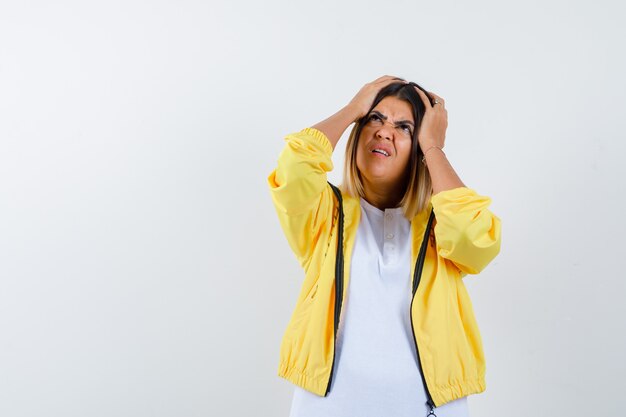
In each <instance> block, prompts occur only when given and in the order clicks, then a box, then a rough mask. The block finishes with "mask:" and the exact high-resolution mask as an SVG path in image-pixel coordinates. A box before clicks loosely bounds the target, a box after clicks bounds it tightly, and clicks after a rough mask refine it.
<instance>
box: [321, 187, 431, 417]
mask: <svg viewBox="0 0 626 417" xmlns="http://www.w3.org/2000/svg"><path fill="white" fill-rule="evenodd" d="M328 184H329V185H330V186H331V188H332V189H333V192H334V193H335V196H336V197H337V200H339V224H338V227H337V228H338V234H337V255H336V260H335V317H334V335H333V361H332V364H331V368H330V377H329V378H328V385H327V386H326V392H325V393H324V396H325V397H326V396H328V393H329V392H330V386H331V384H332V380H333V374H334V370H335V352H336V347H337V329H338V327H339V318H340V315H341V305H342V301H343V199H342V198H341V191H340V190H339V188H337V187H336V186H334V185H333V184H331V183H330V181H328ZM434 217H435V212H434V210H431V212H430V218H429V219H428V224H427V225H426V232H425V235H424V239H423V240H422V247H421V248H420V253H419V256H418V257H417V262H416V265H415V272H414V277H413V294H412V295H413V296H412V297H411V307H410V310H409V316H410V319H411V332H412V333H413V341H414V342H415V351H416V352H417V364H418V366H419V369H420V374H421V375H422V382H423V384H424V388H425V389H426V395H427V400H426V404H427V405H428V406H429V407H430V411H429V413H428V416H434V417H437V415H436V414H435V413H434V411H433V409H434V408H435V402H434V401H433V398H432V396H431V394H430V390H429V389H428V384H427V383H426V378H425V377H424V372H423V370H422V363H421V360H420V356H419V350H418V348H417V339H416V338H415V330H414V327H413V315H412V313H411V312H412V311H413V300H414V298H415V293H416V292H417V286H418V285H419V282H420V278H421V275H422V267H423V265H424V259H425V258H426V247H427V245H428V241H429V239H428V238H429V235H430V227H431V225H432V222H433V219H434Z"/></svg>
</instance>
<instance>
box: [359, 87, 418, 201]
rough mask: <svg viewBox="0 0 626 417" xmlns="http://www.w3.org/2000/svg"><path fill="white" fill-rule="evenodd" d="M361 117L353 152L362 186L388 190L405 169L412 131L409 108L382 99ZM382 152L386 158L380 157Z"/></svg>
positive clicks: (404, 173) (404, 102)
mask: <svg viewBox="0 0 626 417" xmlns="http://www.w3.org/2000/svg"><path fill="white" fill-rule="evenodd" d="M365 117H366V120H367V122H366V124H365V126H364V127H363V129H362V130H361V135H360V137H359V142H358V145H357V152H356V165H357V168H358V169H359V171H360V172H361V178H362V180H363V185H364V186H365V187H372V186H374V187H376V188H380V186H391V187H390V189H392V188H393V186H394V185H395V186H397V184H399V182H400V181H402V180H403V179H404V176H405V175H406V171H407V167H408V165H409V159H410V154H411V143H412V137H413V131H414V129H415V120H413V112H412V108H411V105H410V104H409V103H408V102H406V101H404V100H400V99H399V98H397V97H391V96H389V97H385V98H384V99H382V100H381V101H380V102H379V103H378V104H377V105H376V107H374V109H372V111H371V112H370V113H369V114H368V115H367V116H365ZM375 149H379V150H382V151H383V152H382V153H381V152H380V151H376V152H375V151H374V150H375ZM385 151H386V152H387V155H383V153H385Z"/></svg>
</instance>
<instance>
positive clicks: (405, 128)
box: [400, 125, 411, 133]
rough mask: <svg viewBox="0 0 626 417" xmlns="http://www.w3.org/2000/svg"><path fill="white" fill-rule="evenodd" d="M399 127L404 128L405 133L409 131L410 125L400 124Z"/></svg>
mask: <svg viewBox="0 0 626 417" xmlns="http://www.w3.org/2000/svg"><path fill="white" fill-rule="evenodd" d="M400 128H401V129H404V130H405V131H406V133H411V127H410V126H409V125H401V126H400Z"/></svg>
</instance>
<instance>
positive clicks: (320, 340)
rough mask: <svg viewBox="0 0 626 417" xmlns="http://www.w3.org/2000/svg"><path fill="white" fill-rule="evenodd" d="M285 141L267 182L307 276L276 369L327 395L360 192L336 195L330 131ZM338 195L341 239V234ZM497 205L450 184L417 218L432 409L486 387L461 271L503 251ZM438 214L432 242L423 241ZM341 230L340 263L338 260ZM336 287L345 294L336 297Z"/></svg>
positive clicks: (417, 315)
mask: <svg viewBox="0 0 626 417" xmlns="http://www.w3.org/2000/svg"><path fill="white" fill-rule="evenodd" d="M285 141H286V145H285V147H284V149H283V150H282V152H281V153H280V155H279V157H278V165H277V167H276V168H275V169H274V170H273V171H272V172H271V174H270V175H269V176H268V177H267V183H268V185H269V189H270V193H271V197H272V201H273V203H274V206H275V208H276V212H277V214H278V219H279V222H280V225H281V227H282V229H283V232H284V234H285V236H286V238H287V241H288V242H289V246H290V247H291V249H292V250H293V252H294V254H295V255H296V258H297V259H298V262H299V263H300V265H301V266H302V268H303V269H304V271H305V277H304V281H303V283H302V287H301V290H300V294H299V296H298V298H297V301H296V306H295V309H294V311H293V314H292V316H291V319H290V321H289V323H288V325H287V329H286V331H285V333H284V336H283V339H282V342H281V346H280V363H279V367H278V376H280V377H282V378H285V379H287V380H288V381H290V382H292V383H294V384H296V385H298V386H300V387H302V388H304V389H306V390H308V391H310V392H313V393H315V394H317V395H319V396H326V395H327V394H328V392H329V388H330V385H331V381H332V375H331V373H332V370H333V363H334V360H335V340H336V332H337V326H338V320H339V317H340V311H341V305H342V301H343V299H344V297H345V295H346V290H345V289H346V288H347V287H348V282H349V278H350V277H349V276H348V275H349V274H348V273H347V272H349V271H350V268H349V266H350V261H351V254H352V249H353V247H354V242H355V236H356V231H357V227H358V225H359V220H360V215H361V210H360V204H359V198H358V197H354V196H349V195H345V194H344V195H342V196H341V195H337V194H336V193H338V189H337V188H336V187H335V186H334V185H332V184H330V183H329V182H328V180H327V172H329V171H331V170H332V169H333V163H332V160H331V156H332V152H333V148H332V145H331V143H330V141H329V140H328V138H327V137H326V135H324V133H322V132H321V131H319V130H317V129H314V128H305V129H303V130H302V131H300V132H298V133H293V134H290V135H287V136H286V137H285ZM339 197H342V200H343V222H344V224H343V233H342V234H343V236H339V235H340V233H339V231H338V225H339V219H340V217H341V216H339ZM490 203H491V199H490V198H489V197H486V196H481V195H478V194H477V193H476V192H475V191H474V190H472V189H470V188H467V187H458V188H454V189H450V190H444V191H441V192H439V193H437V194H435V195H433V196H432V197H431V199H430V202H429V205H428V208H427V210H424V211H422V212H420V213H418V214H417V215H416V216H415V217H414V218H413V219H412V220H411V236H412V242H411V247H412V249H411V255H412V260H411V265H412V266H411V276H412V277H413V298H412V301H411V325H412V328H413V333H414V341H415V343H416V349H417V352H418V357H419V361H418V365H419V366H420V369H421V371H422V375H423V378H424V379H423V383H424V385H425V388H426V392H427V396H428V403H429V405H431V406H433V407H438V406H440V405H442V404H445V403H447V402H449V401H452V400H454V399H457V398H460V397H463V396H466V395H469V394H475V393H480V392H483V391H484V390H485V388H486V386H485V358H484V355H483V348H482V340H481V337H480V332H479V329H478V325H477V323H476V320H475V317H474V312H473V309H472V303H471V301H470V297H469V295H468V293H467V291H466V289H465V285H464V284H463V279H462V278H464V277H465V276H466V275H467V274H478V273H479V272H480V271H482V270H483V269H484V268H485V267H486V266H487V265H488V264H489V262H491V260H492V259H493V258H495V257H496V255H497V254H498V253H499V252H500V219H499V218H498V217H497V216H496V215H494V214H493V213H492V212H491V211H490V210H489V209H488V208H487V207H488V206H489V204H490ZM433 213H434V217H435V218H436V224H435V226H434V235H435V242H432V241H430V239H424V237H425V232H426V230H427V229H426V227H427V226H430V224H431V223H432V222H433V218H432V216H431V214H433ZM429 228H430V227H429ZM340 237H343V262H341V258H342V256H341V255H339V259H338V257H337V253H338V251H337V244H338V238H340ZM422 243H424V246H423V247H422ZM424 251H425V256H424V255H423V253H424ZM420 253H422V255H421V256H420ZM335 276H337V279H335ZM344 280H345V282H344ZM336 293H341V294H342V295H341V297H340V298H339V299H335V294H336Z"/></svg>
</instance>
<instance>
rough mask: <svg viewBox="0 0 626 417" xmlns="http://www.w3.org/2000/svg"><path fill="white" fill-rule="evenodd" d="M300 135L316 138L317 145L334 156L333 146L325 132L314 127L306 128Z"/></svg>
mask: <svg viewBox="0 0 626 417" xmlns="http://www.w3.org/2000/svg"><path fill="white" fill-rule="evenodd" d="M300 133H305V134H307V135H309V136H312V137H313V138H315V140H316V141H317V143H319V144H320V145H321V146H322V147H323V148H324V151H325V152H327V153H329V154H331V155H332V153H333V145H332V144H331V143H330V139H328V136H326V135H325V134H324V132H322V131H321V130H317V129H316V128H314V127H305V128H304V129H302V130H301V131H300Z"/></svg>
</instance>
